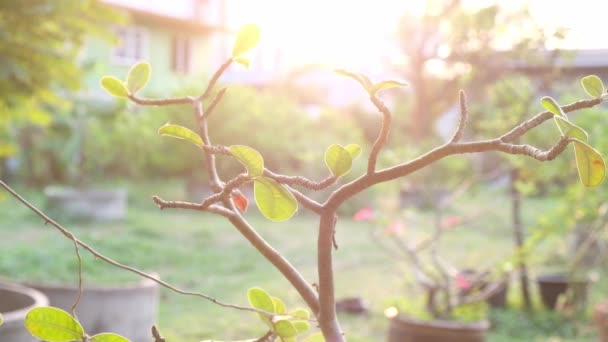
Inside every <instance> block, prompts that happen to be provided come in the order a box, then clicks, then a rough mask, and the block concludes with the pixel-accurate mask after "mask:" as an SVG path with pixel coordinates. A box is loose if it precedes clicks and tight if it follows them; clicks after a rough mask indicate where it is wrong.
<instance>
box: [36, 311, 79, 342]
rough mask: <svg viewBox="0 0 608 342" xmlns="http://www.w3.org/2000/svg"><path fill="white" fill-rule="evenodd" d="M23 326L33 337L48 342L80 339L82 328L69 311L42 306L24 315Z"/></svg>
mask: <svg viewBox="0 0 608 342" xmlns="http://www.w3.org/2000/svg"><path fill="white" fill-rule="evenodd" d="M25 327H26V329H27V330H28V331H29V332H30V334H32V335H33V336H34V337H36V338H38V339H41V340H44V341H48V342H69V341H80V340H82V338H83V336H84V329H83V328H82V325H80V323H78V321H77V320H76V319H74V317H72V316H70V314H69V313H67V312H65V311H63V310H61V309H57V308H53V307H49V306H43V307H38V308H34V309H32V310H30V311H29V312H28V313H27V314H26V315H25Z"/></svg>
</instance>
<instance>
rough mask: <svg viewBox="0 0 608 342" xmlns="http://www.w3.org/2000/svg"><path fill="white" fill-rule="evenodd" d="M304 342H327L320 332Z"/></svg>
mask: <svg viewBox="0 0 608 342" xmlns="http://www.w3.org/2000/svg"><path fill="white" fill-rule="evenodd" d="M302 342H325V337H323V334H321V333H320V332H318V333H315V334H312V335H310V336H308V337H307V338H306V339H304V341H302Z"/></svg>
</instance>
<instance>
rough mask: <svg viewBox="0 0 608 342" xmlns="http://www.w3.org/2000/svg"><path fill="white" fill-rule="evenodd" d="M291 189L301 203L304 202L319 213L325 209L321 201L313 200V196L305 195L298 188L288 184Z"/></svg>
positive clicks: (307, 207)
mask: <svg viewBox="0 0 608 342" xmlns="http://www.w3.org/2000/svg"><path fill="white" fill-rule="evenodd" d="M287 187H288V189H289V191H290V192H291V193H292V194H293V195H294V197H295V198H296V200H298V202H299V203H300V204H302V205H303V206H304V207H305V208H306V209H308V210H310V211H312V212H315V213H317V214H321V211H322V210H323V207H321V204H319V202H317V201H315V200H313V199H312V198H310V197H308V196H306V195H304V194H303V193H301V192H299V191H298V190H296V189H294V188H292V187H290V186H287Z"/></svg>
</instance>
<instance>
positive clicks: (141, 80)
mask: <svg viewBox="0 0 608 342" xmlns="http://www.w3.org/2000/svg"><path fill="white" fill-rule="evenodd" d="M149 79H150V63H148V62H139V63H137V64H135V65H133V66H132V67H131V69H130V70H129V73H128V74H127V89H129V91H130V92H131V94H135V93H136V92H138V91H139V90H140V89H142V88H143V87H145V86H146V84H147V83H148V80H149Z"/></svg>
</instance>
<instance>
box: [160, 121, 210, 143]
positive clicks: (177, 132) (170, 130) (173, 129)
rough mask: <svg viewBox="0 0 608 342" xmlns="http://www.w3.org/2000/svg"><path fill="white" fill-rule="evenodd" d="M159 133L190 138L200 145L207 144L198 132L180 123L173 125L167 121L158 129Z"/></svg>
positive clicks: (185, 138) (192, 141) (189, 139)
mask: <svg viewBox="0 0 608 342" xmlns="http://www.w3.org/2000/svg"><path fill="white" fill-rule="evenodd" d="M158 134H160V135H164V136H168V137H173V138H177V139H183V140H188V141H190V142H191V143H193V144H194V145H196V146H199V147H201V146H203V145H205V143H204V142H203V139H202V138H201V137H200V136H199V135H198V134H196V133H195V132H193V131H192V130H190V129H188V128H186V127H183V126H180V125H171V124H169V123H166V124H165V125H164V126H162V127H161V128H159V129H158Z"/></svg>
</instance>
